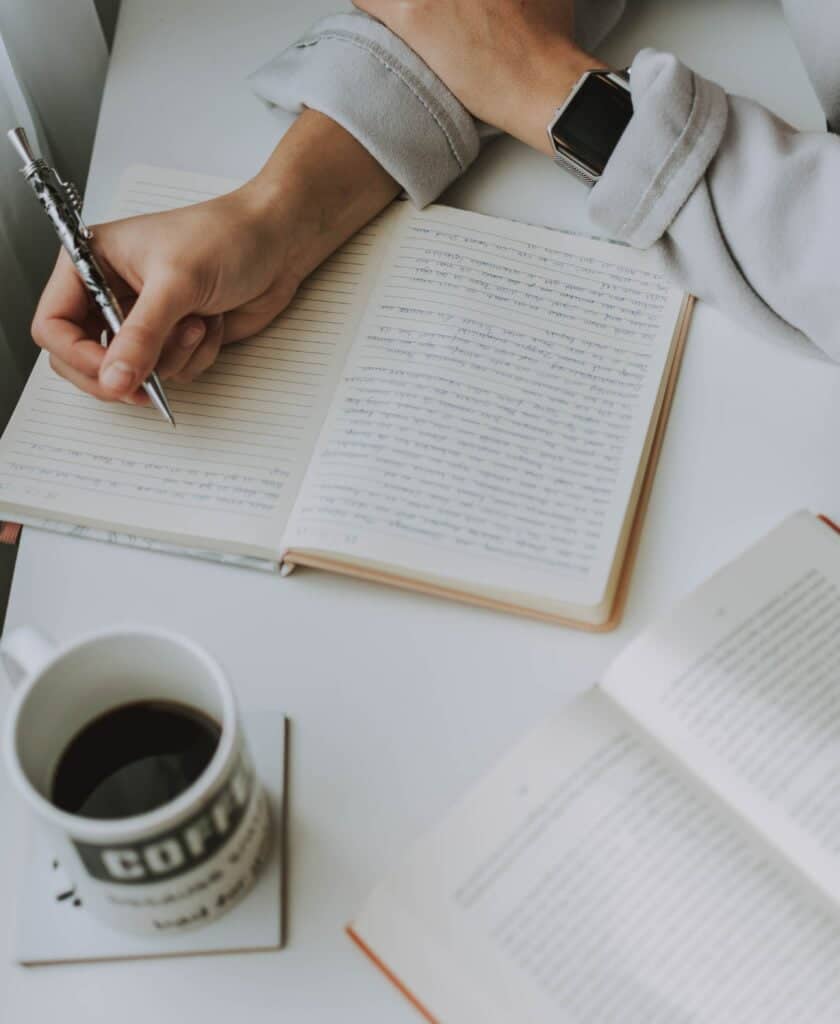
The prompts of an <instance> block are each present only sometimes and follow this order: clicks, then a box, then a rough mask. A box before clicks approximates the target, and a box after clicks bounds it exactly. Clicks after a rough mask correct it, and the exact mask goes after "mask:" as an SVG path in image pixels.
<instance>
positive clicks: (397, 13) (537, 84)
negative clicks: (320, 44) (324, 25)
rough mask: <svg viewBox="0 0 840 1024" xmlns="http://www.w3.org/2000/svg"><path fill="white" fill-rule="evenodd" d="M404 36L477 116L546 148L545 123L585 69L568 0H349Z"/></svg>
mask: <svg viewBox="0 0 840 1024" xmlns="http://www.w3.org/2000/svg"><path fill="white" fill-rule="evenodd" d="M353 2H354V3H355V5H356V7H359V8H360V9H361V10H363V11H366V12H367V13H368V14H370V15H372V16H373V17H374V18H377V19H378V20H379V21H381V22H383V23H384V24H385V25H387V26H388V28H390V29H391V30H392V31H393V32H395V33H396V34H397V35H398V36H400V37H401V38H402V40H403V41H404V42H405V43H407V44H408V45H409V46H410V47H411V48H412V49H413V50H414V51H415V52H416V53H417V54H418V55H419V56H420V57H422V58H423V60H424V61H425V62H426V63H427V64H428V65H429V67H430V68H431V69H432V71H434V72H435V73H436V74H437V75H438V77H439V78H441V79H443V81H444V82H445V83H446V85H447V86H448V87H449V88H450V89H451V90H452V92H453V93H454V94H455V95H456V96H457V97H458V99H459V100H460V101H461V103H463V105H464V106H465V107H466V108H467V110H469V111H470V113H471V114H473V115H474V116H475V117H477V118H479V120H481V121H485V122H486V123H488V124H492V125H495V127H497V128H500V129H501V130H502V131H505V132H508V134H510V135H514V136H516V137H517V138H519V139H521V140H522V141H523V142H525V143H527V144H528V145H530V146H533V147H534V148H535V149H540V150H542V151H544V152H546V153H551V146H550V144H549V141H548V136H547V134H546V130H545V128H546V125H547V124H548V122H549V120H550V119H551V114H552V112H553V111H554V110H555V109H556V108H557V107H559V106H560V105H561V103H562V102H563V100H564V99H565V97H566V96H567V95H568V93H569V91H570V90H571V88H572V86H573V85H574V84H575V82H576V81H577V79H578V78H579V77H580V76H581V75H582V74H583V72H584V71H587V70H589V69H590V68H593V67H603V65H602V64H601V63H600V62H599V61H597V60H594V59H593V58H592V57H590V56H589V55H588V54H585V53H584V52H583V51H582V50H579V49H578V48H577V47H576V46H575V44H574V42H573V40H572V30H573V27H574V4H573V0H528V2H526V0H353Z"/></svg>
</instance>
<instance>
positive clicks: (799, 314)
mask: <svg viewBox="0 0 840 1024" xmlns="http://www.w3.org/2000/svg"><path fill="white" fill-rule="evenodd" d="M792 3H793V0H790V4H792ZM362 6H364V7H365V9H366V10H368V11H369V12H370V13H372V14H374V15H376V16H377V17H381V18H383V19H384V20H385V21H387V23H388V24H389V25H390V27H391V28H392V29H393V30H394V31H396V32H397V33H398V34H400V35H401V36H402V37H403V38H404V39H405V40H406V41H407V42H408V43H410V44H411V45H412V46H413V47H414V48H415V49H416V50H417V51H418V52H419V53H420V54H421V55H422V56H423V57H424V58H425V60H426V61H427V63H428V64H429V65H430V67H432V68H434V70H435V71H436V72H437V73H438V74H439V75H440V76H441V77H442V78H443V79H444V80H445V81H446V82H447V83H448V85H449V86H450V88H451V89H452V90H453V92H454V93H455V94H456V95H457V96H458V97H459V98H460V99H461V101H462V102H463V103H464V104H465V106H466V107H467V108H468V109H469V110H471V111H472V113H473V114H475V115H476V116H477V117H480V118H484V119H492V120H493V123H494V124H495V125H496V126H497V127H499V128H501V129H503V130H505V131H508V132H509V133H511V134H513V135H516V136H518V137H519V138H520V139H522V140H523V141H524V142H526V143H528V144H529V145H531V146H534V147H535V148H537V149H541V150H543V151H544V152H546V153H548V152H549V148H548V142H547V138H546V135H545V128H544V126H545V124H547V122H548V121H549V119H550V117H551V112H552V111H553V109H554V108H555V107H557V106H558V105H559V104H560V103H561V102H562V100H563V98H564V96H565V95H566V93H567V91H568V89H569V87H570V85H571V84H572V83H573V82H574V81H575V80H576V78H577V76H578V74H579V73H580V71H581V70H583V69H584V68H586V67H594V66H598V62H597V61H596V60H594V59H593V58H591V57H589V56H587V54H586V53H585V52H583V51H582V50H581V49H579V48H578V47H577V46H575V45H574V44H573V43H572V41H571V38H570V34H569V31H568V21H565V22H564V21H563V11H564V8H565V11H566V13H567V14H568V10H569V3H568V0H541V2H535V3H533V4H530V5H528V7H527V8H525V7H523V6H522V5H521V4H519V3H517V2H516V0H448V2H446V3H444V2H443V0H424V2H419V0H417V2H404V3H401V4H393V3H389V2H388V0H364V2H363V3H362ZM831 20H833V21H834V23H835V24H836V22H837V18H836V15H834V16H832V19H831ZM465 55H468V57H466V56H465ZM523 69H524V72H523ZM631 82H632V89H633V102H634V108H635V113H634V116H633V118H632V120H631V122H630V124H629V126H628V128H627V130H626V131H625V133H624V135H623V136H622V138H621V140H620V142H619V144H618V146H617V147H616V150H615V152H614V153H613V156H612V158H611V160H610V162H609V163H608V165H607V168H606V170H605V173H604V175H603V177H602V178H601V180H600V182H599V183H598V184H597V185H596V186H595V188H594V189H593V190H592V192H591V194H590V197H589V210H590V214H591V216H592V219H593V220H594V221H595V223H596V224H597V225H599V226H600V227H601V228H602V229H604V230H605V231H606V232H607V233H609V234H610V235H612V236H613V237H615V238H617V239H620V240H623V241H626V242H629V243H630V244H632V245H636V246H639V247H645V248H647V247H650V246H654V245H655V246H657V248H658V249H659V251H660V253H661V255H662V257H663V260H664V261H665V263H666V264H667V266H668V267H669V269H670V271H671V273H672V276H673V277H674V278H675V279H676V280H677V281H678V282H679V283H680V284H681V285H682V287H684V288H686V289H687V290H689V291H692V292H693V293H694V294H696V295H698V296H700V297H701V298H705V299H707V300H708V301H710V302H711V303H713V304H714V305H716V306H718V307H720V308H721V309H723V310H725V311H726V312H728V313H729V314H731V315H732V316H734V317H736V318H737V319H740V320H742V321H744V322H746V323H748V324H749V325H750V326H751V327H752V328H754V329H759V330H761V331H762V332H763V333H765V334H770V335H775V336H780V337H792V336H794V337H796V336H802V335H805V336H807V337H808V338H810V339H811V340H812V341H814V342H815V343H816V344H817V345H819V346H820V347H821V348H822V349H823V350H824V351H825V352H827V353H828V354H829V355H831V356H832V357H833V358H836V359H840V320H839V319H838V317H837V316H836V312H835V308H834V306H835V303H834V295H835V291H836V287H837V270H836V261H835V258H834V252H835V249H836V246H837V239H838V237H840V192H838V189H837V184H836V183H837V181H840V138H837V137H836V136H833V135H829V134H822V133H804V132H797V131H795V130H794V129H793V128H791V127H790V126H788V125H786V124H783V123H782V122H781V121H779V120H778V119H777V118H775V117H774V116H773V115H772V114H770V113H769V112H768V111H767V110H765V109H763V108H761V107H760V106H758V105H757V104H755V103H751V102H750V101H748V100H743V99H739V98H735V97H729V96H727V95H726V94H725V93H724V91H723V90H722V89H721V88H720V87H719V86H717V85H715V84H713V83H711V82H708V81H706V80H705V79H703V78H701V77H700V76H699V75H695V74H694V73H692V72H691V71H690V70H689V69H687V68H685V67H684V66H683V65H681V64H680V63H679V62H678V61H677V60H676V59H675V58H674V57H670V56H667V55H664V54H658V53H655V52H653V51H650V50H646V51H642V53H640V54H639V55H638V57H637V58H636V60H635V61H634V64H633V69H632V75H631Z"/></svg>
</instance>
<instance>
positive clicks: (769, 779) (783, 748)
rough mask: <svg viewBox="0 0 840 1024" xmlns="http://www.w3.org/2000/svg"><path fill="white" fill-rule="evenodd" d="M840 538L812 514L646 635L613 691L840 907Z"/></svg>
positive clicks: (608, 684) (609, 687) (614, 672)
mask: <svg viewBox="0 0 840 1024" xmlns="http://www.w3.org/2000/svg"><path fill="white" fill-rule="evenodd" d="M838 665H840V537H838V536H837V534H836V533H834V531H832V530H830V529H829V528H828V527H827V526H825V525H824V524H823V523H821V522H820V521H819V520H818V519H817V518H816V517H815V516H813V515H811V514H810V513H807V512H801V513H797V514H796V515H794V516H792V517H790V518H788V519H787V520H785V522H784V523H782V525H781V526H779V527H778V528H776V529H775V530H774V531H773V532H772V533H770V534H769V535H768V536H767V537H765V538H764V539H763V540H761V541H760V542H759V543H758V544H756V545H755V546H754V547H752V548H750V549H749V550H748V551H747V552H746V553H745V554H743V555H742V556H741V557H740V558H739V559H737V560H736V561H735V562H733V563H732V564H731V565H728V566H726V567H725V568H724V569H722V570H721V571H720V572H719V573H717V574H716V575H715V576H713V577H712V579H711V580H709V581H707V582H706V583H705V584H703V586H701V587H700V588H699V589H698V590H696V591H695V592H694V593H693V594H692V595H691V596H690V597H688V598H687V599H686V600H685V601H684V602H683V603H682V604H681V605H680V606H678V607H677V608H676V609H675V610H674V611H673V612H672V613H671V614H670V615H668V616H667V617H665V618H664V619H663V620H662V621H660V622H658V623H656V624H655V625H654V626H652V627H651V628H650V629H648V630H646V631H645V632H644V633H643V634H642V635H641V636H640V637H639V638H638V639H637V640H636V641H634V643H633V644H631V646H630V647H629V648H627V649H626V650H625V651H624V652H623V653H622V654H621V656H620V657H619V658H618V659H617V660H616V661H615V662H614V664H613V665H612V666H611V667H610V670H609V672H608V673H607V675H606V677H605V682H604V689H605V690H606V691H607V692H608V693H609V695H610V696H611V697H612V698H613V699H614V700H615V701H617V702H618V703H619V704H620V705H621V706H622V707H624V708H625V709H626V710H627V712H628V713H629V714H630V715H631V716H632V717H633V718H634V719H636V720H637V721H639V722H640V723H641V725H642V726H643V727H644V729H645V730H646V732H647V733H649V734H650V735H651V736H653V737H655V738H656V739H657V740H658V741H659V742H660V743H661V744H662V745H663V746H664V747H665V748H666V749H668V750H669V751H671V752H672V753H673V755H674V756H675V757H676V758H678V759H679V760H680V761H681V762H682V763H684V764H685V765H687V766H688V768H689V769H690V770H691V771H692V772H693V774H695V775H696V776H697V777H698V778H700V779H702V780H703V783H704V784H705V785H706V786H707V787H709V788H710V789H711V790H713V791H714V792H715V793H716V794H717V795H718V796H720V798H721V799H723V800H725V801H726V803H727V804H729V806H730V807H732V808H733V809H734V810H735V811H736V812H737V813H738V814H739V815H740V817H741V818H742V819H744V820H745V821H747V822H748V823H749V824H750V826H751V827H752V828H753V829H754V830H755V831H757V832H759V833H760V834H761V835H762V836H763V837H764V838H765V839H766V840H767V841H768V842H769V843H771V844H772V845H773V846H774V847H776V848H778V849H779V850H781V851H782V853H783V854H784V856H785V857H786V858H787V859H788V860H789V861H790V862H791V863H793V864H795V865H796V866H797V867H798V869H799V870H800V872H801V873H802V874H803V875H804V877H805V878H806V879H807V881H808V882H810V883H811V884H812V885H813V886H815V887H816V888H817V889H818V890H820V891H821V892H822V893H823V894H824V895H826V896H828V898H829V899H831V900H832V901H833V902H834V903H835V905H836V906H838V907H840V788H838V785H837V779H838V777H840V687H838V685H837V679H838Z"/></svg>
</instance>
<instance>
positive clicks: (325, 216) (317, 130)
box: [32, 111, 398, 404]
mask: <svg viewBox="0 0 840 1024" xmlns="http://www.w3.org/2000/svg"><path fill="white" fill-rule="evenodd" d="M397 190H398V186H397V184H396V182H395V181H394V180H393V179H392V178H391V177H390V176H389V175H388V174H387V172H386V171H384V170H383V169H382V167H381V166H380V165H379V164H378V163H377V162H376V160H374V158H373V157H372V156H371V155H370V154H369V153H368V152H367V150H365V149H364V147H363V146H361V145H360V144H359V143H358V142H356V140H355V139H354V138H353V137H352V136H351V135H349V134H348V133H347V132H345V131H344V130H343V129H342V128H340V127H339V126H338V125H336V124H335V123H334V122H332V121H330V119H329V118H327V117H324V116H323V115H322V114H320V113H317V112H316V111H309V112H307V113H306V114H304V115H303V116H302V117H300V118H299V119H298V120H297V122H296V123H295V124H294V125H293V126H292V127H291V128H290V129H289V131H288V133H287V134H286V135H285V136H284V137H283V139H282V140H281V142H280V143H279V144H278V146H277V148H276V149H275V150H274V152H273V153H272V155H271V156H270V158H269V159H268V161H267V163H266V165H265V167H264V168H263V169H262V170H261V171H260V172H259V174H257V175H256V176H255V177H254V178H253V179H251V180H250V181H249V182H247V183H246V184H245V185H244V186H242V188H239V189H237V190H236V191H234V192H231V193H229V194H227V195H224V196H220V197H219V198H218V199H213V200H211V201H209V202H205V203H198V204H196V205H195V206H188V207H184V208H183V209H180V210H172V211H170V212H167V213H157V214H149V215H146V216H142V217H132V218H129V219H127V220H121V221H114V222H111V223H108V224H100V225H99V226H98V227H97V228H96V239H97V242H96V245H97V251H98V252H99V254H100V255H101V256H102V258H103V260H104V261H105V262H106V265H107V266H108V267H109V268H110V270H111V271H112V273H113V277H114V286H115V291H116V292H117V294H118V296H119V297H120V298H122V299H124V300H125V302H126V304H127V305H131V304H132V302H133V303H134V304H133V307H132V308H131V310H130V312H129V314H128V316H127V317H126V321H125V324H124V325H123V327H122V329H121V330H120V332H119V334H118V335H117V337H116V338H115V339H114V341H113V343H112V344H111V346H110V348H109V349H108V350H107V352H106V351H105V350H104V349H102V348H101V346H100V345H99V343H98V342H97V341H96V340H95V339H96V338H98V336H99V331H100V330H101V327H102V325H101V323H100V322H99V321H98V319H97V318H96V317H95V316H93V314H92V313H91V311H90V308H89V300H88V296H87V293H86V292H85V290H84V287H83V286H82V283H81V281H80V279H79V277H78V275H77V274H76V272H75V270H74V269H73V267H72V265H71V263H70V261H69V259H68V258H67V257H66V254H65V253H64V252H62V253H61V255H60V256H59V258H58V262H57V263H56V266H55V270H54V271H53V274H52V277H51V278H50V280H49V282H48V283H47V286H46V288H45V289H44V293H43V295H42V296H41V301H40V302H39V304H38V309H37V311H36V314H35V319H34V321H33V324H32V334H33V337H34V338H35V340H36V342H37V343H38V344H39V345H40V346H41V347H42V348H44V349H46V350H48V351H49V352H50V354H51V360H50V361H51V364H52V366H53V368H54V369H55V370H56V372H57V373H59V374H60V375H61V376H62V377H65V378H66V379H67V380H70V381H71V382H73V383H74V384H76V385H77V386H78V387H79V388H81V389H82V390H83V391H86V392H87V393H88V394H91V395H95V396H96V397H97V398H102V399H105V400H116V399H119V400H124V401H131V402H134V403H136V404H145V403H146V402H147V401H148V399H147V398H146V395H145V394H144V393H143V391H142V390H137V389H138V387H139V384H140V382H141V381H142V380H143V379H144V378H145V377H146V376H147V375H148V374H149V372H150V371H151V370H152V369H153V368H154V367H155V366H157V368H158V372H159V373H160V375H161V377H162V378H163V379H168V378H173V379H175V380H178V381H182V382H183V381H188V380H192V379H193V378H194V377H196V376H197V375H198V374H199V373H201V372H202V371H203V370H206V369H207V367H208V366H210V365H211V364H212V363H213V361H214V360H215V358H216V356H217V355H218V353H219V349H220V348H221V346H222V345H225V344H227V343H228V342H232V341H240V340H242V339H243V338H246V337H248V336H250V335H252V334H254V333H256V332H257V331H259V330H261V329H262V328H263V327H265V326H266V324H268V323H269V322H270V321H271V320H273V319H274V317H275V316H277V314H278V313H280V312H281V311H282V310H283V309H284V308H285V306H287V305H288V303H289V302H290V301H291V299H292V297H293V296H294V294H295V292H296V290H297V288H298V285H299V284H300V283H301V281H303V279H304V278H305V277H306V276H307V275H308V274H309V273H311V272H312V271H313V270H314V269H315V268H316V267H317V266H318V265H319V264H320V263H321V262H323V260H325V259H326V258H327V256H329V255H330V254H331V253H332V252H333V251H334V250H335V249H337V248H338V246H340V245H341V244H342V242H344V241H345V240H346V239H347V238H349V237H350V236H351V235H352V234H354V233H355V232H356V231H357V230H358V229H359V228H360V227H362V226H363V225H364V224H365V223H366V222H367V221H369V220H370V219H371V218H372V217H374V216H375V215H376V214H377V213H379V211H380V210H382V209H383V208H384V207H385V206H387V205H388V203H389V202H390V201H391V200H392V199H393V198H394V196H395V195H396V193H397Z"/></svg>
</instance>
